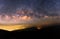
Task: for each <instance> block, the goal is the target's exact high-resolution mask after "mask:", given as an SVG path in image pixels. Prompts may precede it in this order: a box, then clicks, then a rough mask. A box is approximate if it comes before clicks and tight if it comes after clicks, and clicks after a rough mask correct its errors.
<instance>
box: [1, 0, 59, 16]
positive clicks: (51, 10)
mask: <svg viewBox="0 0 60 39" xmlns="http://www.w3.org/2000/svg"><path fill="white" fill-rule="evenodd" d="M18 8H19V9H20V8H25V9H26V8H30V9H32V10H33V11H34V14H35V12H38V14H40V13H43V14H46V15H60V0H0V12H1V13H6V14H7V13H8V14H10V13H15V12H16V11H17V9H18ZM1 13H0V14H1Z"/></svg>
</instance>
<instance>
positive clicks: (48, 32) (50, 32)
mask: <svg viewBox="0 0 60 39" xmlns="http://www.w3.org/2000/svg"><path fill="white" fill-rule="evenodd" d="M59 35H60V24H53V25H49V27H44V28H42V29H40V30H38V29H37V28H35V27H32V28H27V29H23V30H15V31H11V32H9V31H5V30H0V38H1V39H21V38H22V37H23V38H24V37H25V38H27V36H28V37H29V38H32V37H33V38H36V37H38V38H42V37H43V38H44V37H45V38H46V39H49V38H53V39H55V38H60V36H59Z"/></svg>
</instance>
